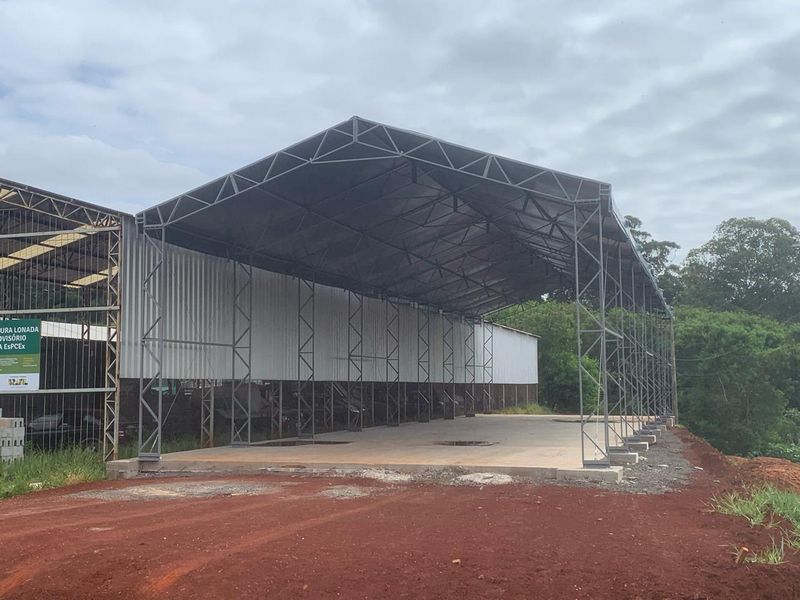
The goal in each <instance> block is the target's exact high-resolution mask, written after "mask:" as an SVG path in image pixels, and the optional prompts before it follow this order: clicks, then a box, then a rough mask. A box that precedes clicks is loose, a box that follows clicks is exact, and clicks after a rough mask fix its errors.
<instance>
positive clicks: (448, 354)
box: [441, 314, 456, 419]
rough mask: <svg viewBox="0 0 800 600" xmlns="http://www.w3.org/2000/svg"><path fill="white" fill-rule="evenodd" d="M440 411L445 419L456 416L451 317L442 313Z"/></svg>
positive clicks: (453, 345)
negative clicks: (441, 404) (441, 403)
mask: <svg viewBox="0 0 800 600" xmlns="http://www.w3.org/2000/svg"><path fill="white" fill-rule="evenodd" d="M441 316H442V382H443V385H442V401H443V406H442V411H443V416H444V418H445V419H455V416H456V394H455V388H456V379H455V370H456V369H455V344H454V343H453V337H454V336H453V317H451V316H450V315H447V314H442V315H441Z"/></svg>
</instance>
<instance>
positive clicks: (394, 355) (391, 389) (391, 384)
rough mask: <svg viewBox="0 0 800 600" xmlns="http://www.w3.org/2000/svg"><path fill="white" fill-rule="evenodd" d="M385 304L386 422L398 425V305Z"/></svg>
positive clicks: (386, 302)
mask: <svg viewBox="0 0 800 600" xmlns="http://www.w3.org/2000/svg"><path fill="white" fill-rule="evenodd" d="M385 305H386V424H387V425H389V426H395V427H396V426H398V425H400V306H399V305H398V304H397V303H396V302H391V301H390V300H386V301H385Z"/></svg>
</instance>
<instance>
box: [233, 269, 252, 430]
mask: <svg viewBox="0 0 800 600" xmlns="http://www.w3.org/2000/svg"><path fill="white" fill-rule="evenodd" d="M232 329H233V331H232V333H233V343H232V346H231V350H232V352H231V445H232V446H242V445H248V444H250V443H251V442H252V424H251V420H250V415H251V414H252V406H253V402H252V386H251V385H250V383H251V373H252V369H251V362H252V357H253V344H252V337H253V267H252V265H250V264H248V263H243V262H239V261H238V260H234V261H233V322H232Z"/></svg>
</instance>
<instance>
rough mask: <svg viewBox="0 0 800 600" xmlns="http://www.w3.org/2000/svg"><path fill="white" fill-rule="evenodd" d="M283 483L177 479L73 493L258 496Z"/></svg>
mask: <svg viewBox="0 0 800 600" xmlns="http://www.w3.org/2000/svg"><path fill="white" fill-rule="evenodd" d="M281 487H282V486H280V485H276V484H274V483H260V482H255V481H252V482H251V481H176V482H162V483H147V484H144V485H132V486H129V487H123V488H114V489H106V490H86V491H83V492H76V493H75V494H71V495H70V496H71V497H72V498H90V499H92V500H168V499H180V498H210V497H213V496H256V495H259V494H269V493H272V492H276V491H278V490H280V489H281Z"/></svg>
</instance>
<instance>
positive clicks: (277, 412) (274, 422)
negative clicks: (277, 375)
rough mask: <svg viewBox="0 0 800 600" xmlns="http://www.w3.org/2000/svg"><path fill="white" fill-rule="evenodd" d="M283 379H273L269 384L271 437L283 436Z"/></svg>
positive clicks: (278, 437)
mask: <svg viewBox="0 0 800 600" xmlns="http://www.w3.org/2000/svg"><path fill="white" fill-rule="evenodd" d="M283 388H284V386H283V381H273V382H271V384H270V386H269V414H270V426H269V437H270V439H276V438H277V439H280V438H282V437H283Z"/></svg>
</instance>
